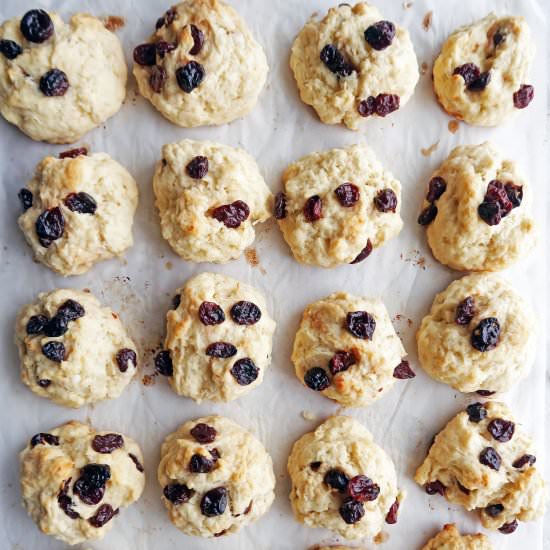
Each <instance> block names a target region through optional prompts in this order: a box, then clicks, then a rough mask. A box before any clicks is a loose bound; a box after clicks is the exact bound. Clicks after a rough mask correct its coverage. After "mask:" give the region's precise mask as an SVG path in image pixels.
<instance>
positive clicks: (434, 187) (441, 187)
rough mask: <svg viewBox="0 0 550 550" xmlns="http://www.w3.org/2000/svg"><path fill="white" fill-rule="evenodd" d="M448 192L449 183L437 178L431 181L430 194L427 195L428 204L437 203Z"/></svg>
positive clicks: (429, 185)
mask: <svg viewBox="0 0 550 550" xmlns="http://www.w3.org/2000/svg"><path fill="white" fill-rule="evenodd" d="M446 190H447V182H446V181H445V180H444V179H443V178H441V177H439V176H435V177H433V178H432V179H431V180H430V183H429V184H428V194H427V195H426V200H427V201H428V202H435V201H436V200H438V199H439V198H440V197H441V195H443V193H445V191H446Z"/></svg>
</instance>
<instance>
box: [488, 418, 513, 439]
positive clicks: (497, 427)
mask: <svg viewBox="0 0 550 550" xmlns="http://www.w3.org/2000/svg"><path fill="white" fill-rule="evenodd" d="M515 429H516V425H515V424H514V423H513V422H511V421H510V420H504V419H502V418H494V419H493V420H491V422H489V424H488V425H487V430H488V431H489V433H490V434H491V435H492V436H493V439H496V440H497V441H500V442H501V443H507V442H508V441H510V439H512V437H513V436H514V431H515Z"/></svg>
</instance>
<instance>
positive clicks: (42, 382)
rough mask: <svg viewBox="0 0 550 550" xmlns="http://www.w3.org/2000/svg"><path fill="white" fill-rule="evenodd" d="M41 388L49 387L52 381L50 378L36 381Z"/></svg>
mask: <svg viewBox="0 0 550 550" xmlns="http://www.w3.org/2000/svg"><path fill="white" fill-rule="evenodd" d="M36 383H37V384H38V385H39V386H40V387H41V388H49V387H50V385H51V383H52V381H51V380H48V379H47V378H41V379H40V380H38V381H37V382H36Z"/></svg>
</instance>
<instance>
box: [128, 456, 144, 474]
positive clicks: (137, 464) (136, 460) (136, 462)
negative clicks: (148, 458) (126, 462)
mask: <svg viewBox="0 0 550 550" xmlns="http://www.w3.org/2000/svg"><path fill="white" fill-rule="evenodd" d="M128 456H129V457H130V460H131V461H132V462H133V463H134V465H135V467H136V470H137V471H138V472H141V473H143V465H142V464H141V462H140V461H139V458H138V457H137V456H136V455H135V454H133V453H128Z"/></svg>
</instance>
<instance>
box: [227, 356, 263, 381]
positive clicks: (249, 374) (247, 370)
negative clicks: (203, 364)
mask: <svg viewBox="0 0 550 550" xmlns="http://www.w3.org/2000/svg"><path fill="white" fill-rule="evenodd" d="M229 372H231V374H232V376H233V378H235V380H236V381H237V384H239V386H248V385H249V384H252V382H254V380H256V378H258V373H259V372H260V369H259V368H258V367H257V366H256V365H255V364H254V361H252V359H250V358H249V357H243V358H242V359H239V360H238V361H236V362H235V364H234V365H233V366H232V367H231V370H230V371H229Z"/></svg>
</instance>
